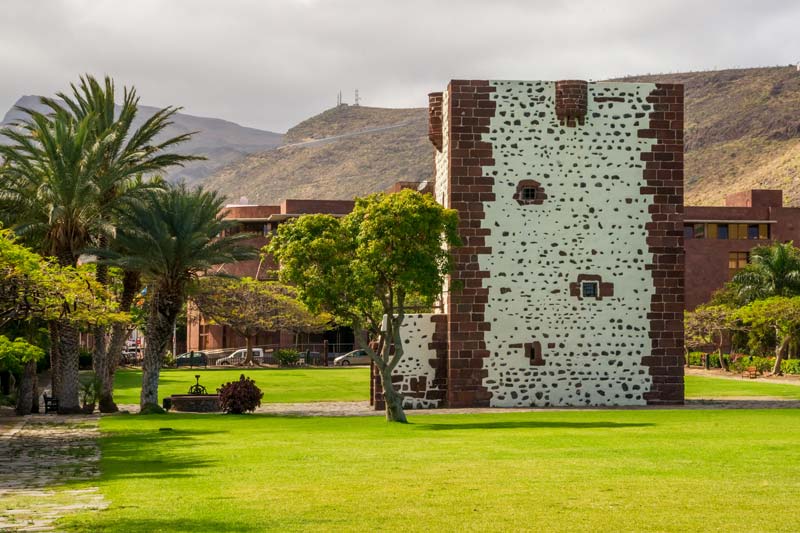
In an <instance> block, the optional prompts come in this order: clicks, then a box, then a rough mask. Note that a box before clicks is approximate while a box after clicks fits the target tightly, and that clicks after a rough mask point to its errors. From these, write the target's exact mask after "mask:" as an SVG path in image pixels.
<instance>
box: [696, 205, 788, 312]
mask: <svg viewBox="0 0 800 533" xmlns="http://www.w3.org/2000/svg"><path fill="white" fill-rule="evenodd" d="M788 241H794V242H795V243H800V208H797V207H783V192H782V191H776V190H750V191H743V192H738V193H735V194H730V195H728V196H727V197H726V199H725V207H697V206H687V207H685V208H684V247H685V252H686V254H685V257H686V285H685V287H686V289H685V290H686V292H685V300H686V309H689V310H691V309H694V308H695V307H697V306H698V305H700V304H702V303H705V302H707V301H708V300H709V299H710V298H711V295H712V294H713V293H714V291H716V290H717V289H719V288H720V287H722V285H723V284H724V283H725V282H726V281H728V280H729V279H731V277H732V276H733V274H735V273H736V271H737V270H739V269H741V268H742V267H744V266H745V265H746V264H747V261H748V259H749V256H750V250H751V249H753V248H754V247H756V246H763V245H765V244H770V243H771V242H788Z"/></svg>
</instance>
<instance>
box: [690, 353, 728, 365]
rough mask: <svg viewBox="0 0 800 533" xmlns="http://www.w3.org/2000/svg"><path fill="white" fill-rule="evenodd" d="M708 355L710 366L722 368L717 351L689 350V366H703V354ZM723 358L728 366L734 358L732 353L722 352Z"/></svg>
mask: <svg viewBox="0 0 800 533" xmlns="http://www.w3.org/2000/svg"><path fill="white" fill-rule="evenodd" d="M705 355H707V356H708V366H709V367H711V368H722V367H721V366H720V364H719V354H718V353H716V352H710V353H706V352H689V359H688V361H689V366H703V356H705ZM722 359H723V361H724V362H725V363H726V367H728V365H730V363H731V361H732V360H733V358H732V356H731V354H727V353H724V354H722Z"/></svg>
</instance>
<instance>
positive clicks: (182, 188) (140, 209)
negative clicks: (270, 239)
mask: <svg viewBox="0 0 800 533" xmlns="http://www.w3.org/2000/svg"><path fill="white" fill-rule="evenodd" d="M223 206H224V198H223V197H221V196H219V195H218V194H217V193H215V192H210V191H205V190H203V189H202V188H199V187H198V188H195V189H189V188H187V187H186V185H184V184H179V185H173V186H169V187H167V188H166V190H156V191H148V192H147V193H146V201H145V202H143V203H141V204H133V205H132V206H131V209H130V211H129V213H128V214H127V216H126V221H125V224H124V225H122V226H121V227H120V230H119V232H118V233H117V236H116V240H117V242H118V243H119V245H120V248H121V249H124V250H126V252H125V253H124V254H121V253H115V252H113V251H111V250H109V251H108V252H106V254H105V255H106V256H107V257H108V258H109V260H108V261H107V262H108V263H109V264H113V265H117V266H120V267H122V268H124V269H126V270H130V271H135V272H141V275H142V277H143V279H144V280H145V282H146V284H147V298H148V303H147V306H148V309H147V325H146V327H145V344H146V345H145V351H144V361H143V364H142V394H141V399H140V405H141V408H142V411H143V412H148V411H152V410H159V409H160V408H159V406H158V378H159V371H160V368H161V363H162V360H163V356H164V353H165V351H166V348H167V343H168V341H169V339H170V337H171V336H172V332H173V328H174V327H175V319H176V318H177V316H178V313H179V312H180V311H181V309H182V307H183V305H184V304H185V303H186V291H187V288H188V286H189V284H190V283H191V282H192V280H193V279H195V277H196V276H197V275H198V274H199V273H201V272H203V271H205V270H208V269H210V268H211V267H212V266H214V265H218V264H221V263H229V262H232V261H238V260H242V259H251V258H253V257H255V256H256V250H255V249H253V248H248V247H245V246H243V245H241V244H240V243H239V241H241V240H242V239H244V238H247V237H248V235H247V234H238V235H232V236H222V235H223V233H224V231H225V230H226V229H228V228H229V227H231V225H232V224H234V223H233V222H231V221H227V220H224V219H223V218H222V209H223Z"/></svg>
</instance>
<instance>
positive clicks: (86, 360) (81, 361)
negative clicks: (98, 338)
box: [78, 349, 92, 370]
mask: <svg viewBox="0 0 800 533" xmlns="http://www.w3.org/2000/svg"><path fill="white" fill-rule="evenodd" d="M78 368H80V369H81V370H88V369H90V368H92V352H90V351H88V350H83V349H81V351H80V353H79V354H78Z"/></svg>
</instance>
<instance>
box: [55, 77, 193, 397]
mask: <svg viewBox="0 0 800 533" xmlns="http://www.w3.org/2000/svg"><path fill="white" fill-rule="evenodd" d="M70 87H71V94H66V93H58V94H57V95H56V96H58V98H60V99H61V100H62V102H63V103H62V102H60V101H58V100H54V99H49V98H44V99H43V100H42V102H43V103H44V104H45V105H47V106H48V107H49V108H50V109H52V110H53V111H55V112H61V111H67V112H69V113H70V114H72V116H73V117H75V119H76V120H83V119H84V118H86V117H89V116H93V117H94V120H92V122H91V125H92V135H93V137H94V138H95V139H105V140H106V142H104V144H103V150H102V159H101V164H100V167H99V168H98V169H97V172H96V173H95V176H94V181H95V184H96V186H97V189H98V199H99V202H100V209H101V213H102V214H104V215H105V216H104V220H103V222H104V223H105V226H106V227H114V226H117V225H118V224H119V221H120V217H119V212H120V209H122V210H124V209H126V208H127V207H126V206H127V203H128V202H129V201H130V200H131V199H134V200H135V198H136V196H137V195H138V194H139V193H140V192H141V191H142V190H143V189H147V188H152V187H160V186H161V181H160V180H151V181H144V180H142V179H141V176H142V175H145V174H153V173H159V172H161V171H163V170H164V169H166V168H169V167H172V166H182V165H183V164H184V163H185V162H187V161H192V160H198V159H204V158H202V157H196V156H186V155H180V154H175V153H169V152H167V150H169V149H171V148H173V147H174V146H176V145H178V144H180V143H182V142H185V141H187V140H189V139H190V138H191V136H192V135H193V134H194V132H191V133H184V134H181V135H178V136H175V137H170V138H167V139H164V140H158V141H157V140H156V138H157V137H158V136H160V135H162V134H163V132H164V130H165V129H166V128H167V127H168V126H169V125H170V124H172V122H171V118H172V116H173V115H174V114H175V113H177V112H178V111H179V108H175V107H166V108H164V109H161V110H159V111H157V112H156V113H154V114H153V115H152V116H151V117H150V118H148V119H146V120H145V121H144V123H143V124H142V125H141V126H139V127H138V128H136V129H135V130H134V129H133V126H134V121H135V119H136V116H137V113H138V105H139V97H138V96H137V95H136V89H135V88H130V89H129V88H127V87H125V88H123V97H122V103H121V104H120V106H119V108H117V106H116V102H115V87H114V81H113V80H112V79H111V78H109V77H108V76H106V77H105V79H104V83H102V84H101V83H100V82H99V81H98V80H97V79H95V78H94V77H92V76H90V75H86V76H82V77H81V79H80V82H79V83H78V85H75V84H72V85H71V86H70ZM109 240H110V236H109V234H108V232H103V233H100V234H99V235H97V242H96V244H97V246H98V248H99V249H105V248H107V247H108V246H109ZM135 277H136V275H135V273H133V272H130V273H126V274H125V275H123V280H128V281H131V280H133V279H134V278H135ZM97 281H99V282H100V283H102V284H104V285H105V284H107V283H108V267H107V266H106V265H104V264H98V265H97ZM127 288H128V292H130V289H131V287H130V286H129V287H127ZM124 293H125V290H123V295H124ZM120 303H121V304H125V303H128V300H125V302H120ZM124 307H126V306H123V309H121V310H123V311H129V310H130V308H129V306H127V307H128V308H127V309H125V308H124ZM112 331H113V333H116V334H117V336H118V337H117V338H114V337H113V333H112V339H111V342H110V344H109V343H107V342H106V341H107V339H106V335H107V328H106V327H105V326H97V327H96V328H94V331H93V333H94V342H95V349H94V357H93V358H92V362H93V365H94V370H95V374H96V375H97V377H98V380H99V383H100V391H99V407H100V411H101V412H105V413H108V412H115V411H117V406H116V404H115V403H114V398H113V390H114V389H113V380H114V373H115V371H116V366H117V364H116V363H118V361H119V357H120V355H121V353H116V352H117V351H118V350H119V351H121V349H122V345H123V344H124V342H125V338H122V339H120V338H119V336H120V335H125V334H126V333H127V328H125V327H124V326H123V325H119V326H118V327H112ZM109 347H113V351H111V352H110V351H109Z"/></svg>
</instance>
